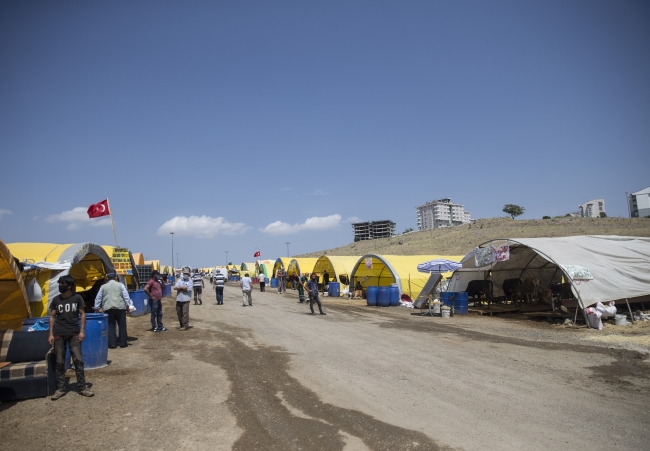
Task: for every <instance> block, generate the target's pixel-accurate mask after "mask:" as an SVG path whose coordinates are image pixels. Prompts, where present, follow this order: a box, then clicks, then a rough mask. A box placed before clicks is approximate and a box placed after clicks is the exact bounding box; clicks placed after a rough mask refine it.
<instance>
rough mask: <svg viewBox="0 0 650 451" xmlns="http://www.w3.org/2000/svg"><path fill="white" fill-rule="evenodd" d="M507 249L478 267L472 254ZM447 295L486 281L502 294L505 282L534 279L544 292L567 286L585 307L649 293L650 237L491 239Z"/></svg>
mask: <svg viewBox="0 0 650 451" xmlns="http://www.w3.org/2000/svg"><path fill="white" fill-rule="evenodd" d="M504 244H508V247H509V254H510V255H509V259H507V260H504V261H498V262H494V263H488V264H484V265H481V266H477V265H476V255H477V254H479V255H480V254H481V253H482V252H481V250H484V249H489V248H490V247H493V248H498V247H500V246H502V245H504ZM462 263H463V268H462V269H459V270H458V271H456V272H455V273H454V276H453V277H452V281H451V282H450V288H449V291H465V290H466V288H467V284H468V283H469V281H470V280H475V279H485V278H488V277H489V278H490V280H492V283H493V285H494V295H495V296H503V289H502V285H503V281H504V280H506V279H517V278H518V279H521V280H524V279H526V278H532V277H535V278H537V279H539V281H540V285H541V287H543V288H547V287H549V286H550V284H551V283H559V282H570V283H571V288H572V291H573V294H574V296H575V297H576V299H578V303H579V305H580V307H582V308H583V309H584V308H585V307H588V306H590V305H592V304H595V303H597V302H603V303H604V302H608V301H616V300H622V299H628V300H630V301H634V298H639V297H641V296H647V295H650V238H644V237H629V236H616V235H610V236H604V235H591V236H570V237H559V238H515V239H501V240H491V241H487V242H485V243H483V244H481V245H480V246H479V247H478V248H475V249H474V250H472V252H470V253H469V254H467V255H466V256H465V258H464V259H463V261H462Z"/></svg>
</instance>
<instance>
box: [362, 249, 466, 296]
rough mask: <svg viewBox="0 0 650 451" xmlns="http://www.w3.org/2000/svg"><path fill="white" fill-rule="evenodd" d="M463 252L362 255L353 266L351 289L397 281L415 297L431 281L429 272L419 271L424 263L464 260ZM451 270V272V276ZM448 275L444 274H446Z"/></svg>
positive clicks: (403, 290) (385, 284)
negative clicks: (442, 259) (439, 260)
mask: <svg viewBox="0 0 650 451" xmlns="http://www.w3.org/2000/svg"><path fill="white" fill-rule="evenodd" d="M463 257H464V256H462V255H374V254H367V255H364V256H363V257H361V258H360V259H359V260H358V261H357V263H356V264H355V265H354V267H353V268H352V272H351V274H350V287H351V288H350V289H352V287H354V286H356V283H357V282H359V283H361V286H362V287H363V288H364V289H366V288H367V287H369V286H388V285H390V284H392V283H396V284H397V286H398V287H399V292H400V293H406V294H408V295H409V296H410V297H411V299H415V298H417V296H418V295H419V294H420V292H421V291H422V288H424V285H425V284H426V283H427V280H429V276H430V275H429V274H425V273H421V272H419V271H418V265H419V264H420V263H424V262H427V261H429V260H434V259H437V258H444V259H446V260H451V261H455V262H460V261H461V260H462V259H463ZM450 274H451V273H447V275H450ZM444 275H445V274H443V276H444Z"/></svg>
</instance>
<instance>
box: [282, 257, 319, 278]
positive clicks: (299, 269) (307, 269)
mask: <svg viewBox="0 0 650 451" xmlns="http://www.w3.org/2000/svg"><path fill="white" fill-rule="evenodd" d="M317 260H318V259H317V258H292V259H291V261H290V262H289V268H287V275H289V276H293V275H294V274H297V275H300V274H305V273H312V272H314V265H315V264H316V261H317Z"/></svg>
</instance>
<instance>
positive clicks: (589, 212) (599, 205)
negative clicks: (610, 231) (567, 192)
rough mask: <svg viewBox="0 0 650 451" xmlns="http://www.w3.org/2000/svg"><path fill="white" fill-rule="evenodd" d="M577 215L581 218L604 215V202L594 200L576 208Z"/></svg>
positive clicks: (602, 200)
mask: <svg viewBox="0 0 650 451" xmlns="http://www.w3.org/2000/svg"><path fill="white" fill-rule="evenodd" d="M578 213H580V216H581V217H583V218H598V217H600V216H601V215H600V214H601V213H603V214H604V213H605V200H604V199H594V200H590V201H589V202H587V203H584V204H582V205H579V206H578Z"/></svg>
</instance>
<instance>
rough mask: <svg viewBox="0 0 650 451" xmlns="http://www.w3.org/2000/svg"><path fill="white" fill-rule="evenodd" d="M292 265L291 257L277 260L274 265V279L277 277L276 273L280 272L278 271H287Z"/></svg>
mask: <svg viewBox="0 0 650 451" xmlns="http://www.w3.org/2000/svg"><path fill="white" fill-rule="evenodd" d="M290 263H291V257H279V258H277V259H276V260H275V263H274V264H273V274H272V277H275V273H276V272H278V269H280V268H282V269H284V270H285V271H286V270H287V268H289V264H290Z"/></svg>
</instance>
